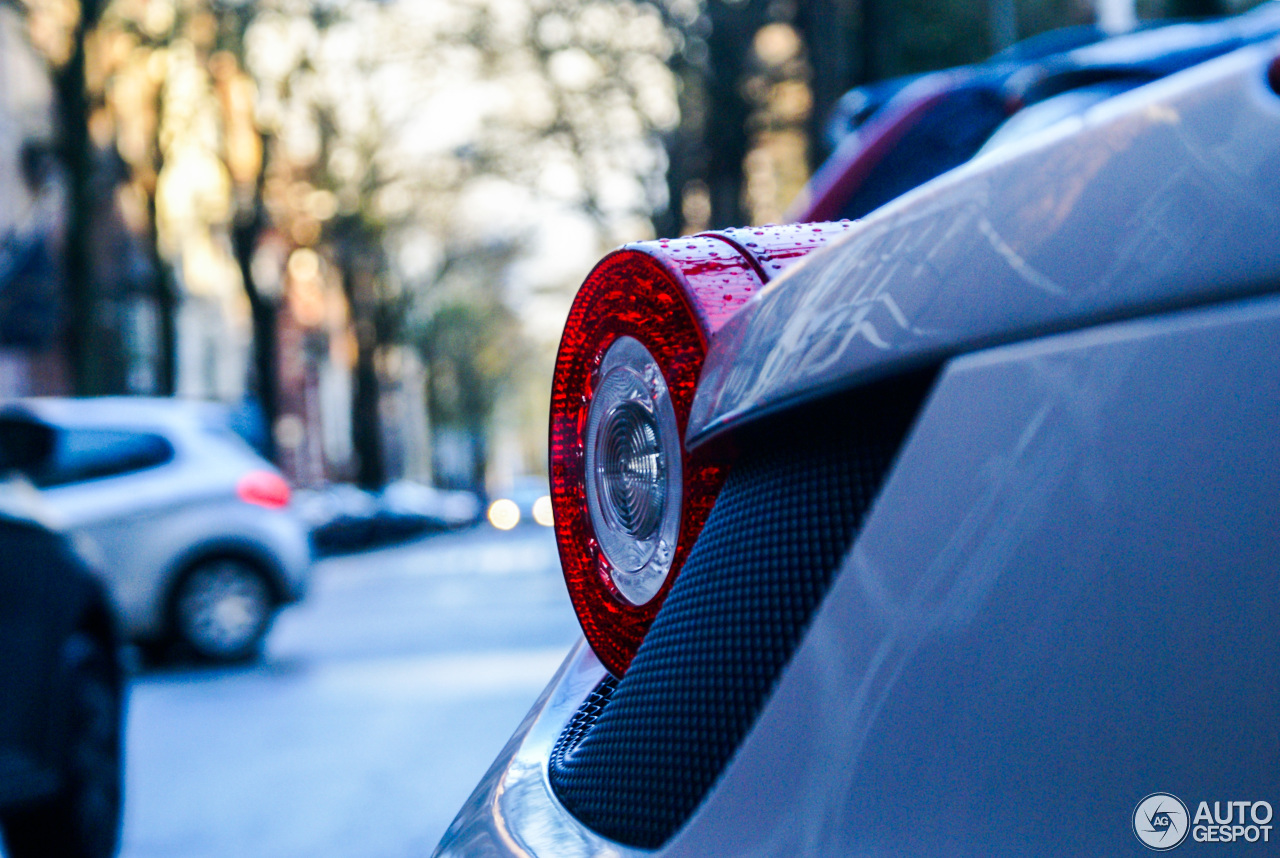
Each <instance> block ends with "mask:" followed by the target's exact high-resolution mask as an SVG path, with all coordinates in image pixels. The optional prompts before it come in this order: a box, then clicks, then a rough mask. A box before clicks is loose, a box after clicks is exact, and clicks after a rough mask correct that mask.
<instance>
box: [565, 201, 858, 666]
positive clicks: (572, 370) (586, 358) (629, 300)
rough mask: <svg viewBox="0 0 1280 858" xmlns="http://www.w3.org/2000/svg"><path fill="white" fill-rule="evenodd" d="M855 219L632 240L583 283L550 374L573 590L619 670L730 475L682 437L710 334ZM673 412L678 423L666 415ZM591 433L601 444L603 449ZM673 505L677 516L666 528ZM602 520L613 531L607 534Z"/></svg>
mask: <svg viewBox="0 0 1280 858" xmlns="http://www.w3.org/2000/svg"><path fill="white" fill-rule="evenodd" d="M847 228H848V225H847V224H804V225H799V226H787V227H762V228H758V229H753V230H733V231H729V232H726V233H724V234H721V235H716V234H712V235H704V236H696V237H693V238H683V239H671V240H665V241H654V242H643V243H640V244H634V245H628V246H627V247H625V248H623V249H621V250H618V251H615V252H614V253H612V254H610V255H609V256H606V257H605V258H604V260H602V261H601V262H600V263H599V264H598V265H597V266H596V267H595V269H594V270H593V271H592V272H591V273H590V274H589V275H588V276H587V279H586V282H584V283H583V285H582V288H581V289H580V290H579V291H578V295H577V297H576V298H575V299H574V302H573V306H572V308H571V309H570V311H569V319H568V322H567V323H566V325H565V330H564V335H563V337H562V338H561V341H560V351H559V353H558V355H557V357H556V372H555V378H554V380H553V383H552V393H551V439H550V452H551V469H550V470H551V500H552V506H553V508H554V512H555V515H554V518H555V528H556V542H557V545H558V547H559V551H560V560H561V563H562V565H563V567H564V574H565V581H566V582H567V584H568V589H569V596H570V598H571V599H572V600H573V604H574V608H575V610H576V611H577V614H578V619H579V621H580V623H581V625H582V630H583V633H584V634H585V635H586V638H587V641H588V642H589V643H590V644H591V647H592V649H593V650H595V653H596V655H597V656H599V658H600V660H601V661H602V662H603V663H604V665H605V666H606V667H607V668H608V669H609V670H610V671H611V672H612V673H614V675H621V674H622V673H623V672H624V671H625V670H626V668H627V665H628V664H630V662H631V658H632V656H634V655H635V651H636V649H637V648H638V647H639V645H640V641H641V640H642V639H643V637H644V634H645V632H646V631H647V630H648V628H649V625H650V623H651V622H652V621H653V618H654V616H655V615H656V614H657V612H658V609H659V608H660V607H661V605H662V601H663V599H664V598H665V597H666V594H667V592H668V591H669V590H670V588H671V585H672V583H673V582H674V580H675V578H676V575H677V574H678V572H679V570H680V567H681V565H682V564H683V563H684V560H685V558H686V557H687V556H688V553H689V549H690V547H691V546H692V545H693V542H694V540H695V539H696V538H697V536H698V533H699V531H701V529H702V526H703V524H704V523H705V522H706V519H707V516H708V515H709V514H710V512H711V507H712V505H713V504H714V502H715V498H716V494H717V493H718V492H719V490H720V485H721V483H722V482H723V479H724V466H723V462H722V461H721V460H720V459H719V458H718V457H717V455H716V454H713V453H710V452H706V451H702V450H699V451H695V452H694V453H692V454H689V453H687V452H685V451H684V448H683V443H682V439H683V437H684V433H685V430H686V429H687V426H688V419H689V410H690V407H691V406H692V404H693V397H694V393H695V391H696V388H697V382H698V374H699V372H700V371H701V369H702V361H703V358H704V357H705V355H706V350H707V344H708V342H709V340H710V338H711V336H712V335H713V334H714V333H715V331H717V330H719V328H720V327H721V326H722V325H723V324H724V323H725V322H726V321H727V320H728V319H729V317H730V316H731V315H733V313H734V312H735V311H736V310H737V309H738V308H739V307H740V306H742V304H744V303H745V302H746V301H747V300H749V299H750V298H751V296H752V295H754V294H755V293H757V292H758V291H759V290H760V288H761V287H762V286H763V285H764V283H765V282H767V281H768V280H769V279H771V277H772V276H774V275H776V274H777V273H779V271H781V270H782V269H783V268H784V267H785V266H786V265H787V264H789V263H791V262H794V261H796V260H798V259H799V258H800V257H802V256H804V255H805V254H807V253H808V252H809V251H811V250H813V249H815V248H817V247H819V246H821V245H822V244H823V243H825V242H826V241H827V240H828V239H829V238H831V237H832V236H833V235H835V234H839V233H842V232H843V231H844V230H845V229H847ZM632 341H634V343H633V342H632ZM636 343H638V344H639V346H642V347H643V348H637V347H636V346H635V344H636ZM615 345H617V346H618V348H616V349H613V347H614V346H615ZM611 349H613V351H612V353H611ZM606 355H608V358H607V359H606ZM646 368H647V369H646ZM658 373H660V378H658V377H657V376H658ZM650 376H652V378H650ZM619 378H621V379H622V381H618V379H619ZM646 379H648V381H646ZM601 382H607V383H606V384H604V386H603V387H602V386H601ZM598 389H599V390H601V391H602V393H601V396H602V398H601V401H600V403H597V405H598V407H597V408H596V409H594V410H593V409H592V402H593V397H594V395H595V394H596V392H597V390H598ZM606 390H607V393H605V392H604V391H606ZM646 390H648V391H651V393H652V395H649V394H647V393H646ZM602 411H605V412H607V413H598V412H602ZM672 412H673V413H674V421H672V420H671V418H670V416H666V417H664V416H663V415H670V414H671V413H672ZM664 426H666V427H668V428H665V429H664V428H663V427H664ZM673 432H674V434H675V435H676V437H675V438H674V439H672V438H671V437H670V436H671V434H672V433H673ZM589 437H590V438H592V439H594V440H593V444H594V445H598V446H593V447H592V450H591V451H588V450H587V442H588V438H589ZM589 452H590V455H589ZM675 458H678V461H673V459H675ZM588 459H592V460H593V469H594V471H595V472H593V473H591V474H588V473H587V467H586V465H587V461H588ZM662 480H669V481H670V482H669V484H668V486H669V491H667V490H664V489H663V484H662ZM589 481H592V484H591V486H590V489H589V487H588V482H589ZM677 484H678V485H677ZM677 505H678V509H677ZM602 506H603V507H604V509H602ZM672 511H675V514H677V515H678V519H677V521H678V524H673V525H671V528H672V529H667V525H664V524H663V522H665V521H667V519H666V518H664V516H668V515H670V514H672ZM597 526H599V527H605V528H612V529H610V530H609V531H608V532H607V533H604V534H597V532H596V527H597ZM646 528H650V529H649V530H647V531H646V530H645V529H646ZM641 531H645V532H643V533H642V532H641ZM671 534H675V536H674V539H675V544H674V545H671V544H670V541H669V539H668V537H669V536H670V535H671ZM602 537H607V538H602ZM629 538H634V539H635V541H636V545H635V546H634V547H635V549H636V550H635V551H628V550H627V545H626V544H625V543H626V540H627V539H629ZM620 543H621V544H622V548H621V549H619V547H618V546H619V544H620ZM620 558H621V559H620ZM628 576H631V577H628Z"/></svg>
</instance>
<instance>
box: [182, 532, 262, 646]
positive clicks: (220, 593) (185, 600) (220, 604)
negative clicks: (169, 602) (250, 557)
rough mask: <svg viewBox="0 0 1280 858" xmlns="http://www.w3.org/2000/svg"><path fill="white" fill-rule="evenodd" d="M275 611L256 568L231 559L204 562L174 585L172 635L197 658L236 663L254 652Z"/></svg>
mask: <svg viewBox="0 0 1280 858" xmlns="http://www.w3.org/2000/svg"><path fill="white" fill-rule="evenodd" d="M274 608H275V600H274V599H273V598H272V594H271V587H270V585H269V584H268V583H267V581H266V579H265V578H263V576H262V573H261V572H259V571H258V570H257V569H256V568H254V567H253V566H251V565H249V564H248V563H246V562H244V561H243V560H237V559H235V558H230V557H227V558H219V559H217V560H209V561H206V562H204V563H201V564H200V565H198V566H196V567H195V568H193V569H191V570H190V571H189V572H188V573H187V574H186V575H185V576H183V578H182V582H181V583H180V584H179V585H178V590H177V593H176V594H175V597H174V602H173V612H174V616H173V620H174V630H175V631H176V633H177V637H178V639H179V641H180V642H181V643H182V644H183V645H185V646H186V647H187V648H188V649H189V650H190V651H191V652H192V653H194V654H195V655H197V656H199V657H200V658H204V659H208V660H211V661H240V660H243V659H246V658H250V657H252V656H253V655H255V654H256V653H257V652H258V648H259V645H260V644H261V643H262V639H263V637H265V636H266V633H267V627H268V626H269V625H270V623H271V615H272V612H273V611H274Z"/></svg>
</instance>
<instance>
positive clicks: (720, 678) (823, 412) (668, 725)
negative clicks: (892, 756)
mask: <svg viewBox="0 0 1280 858" xmlns="http://www.w3.org/2000/svg"><path fill="white" fill-rule="evenodd" d="M932 378H933V376H932V374H930V375H928V376H927V377H924V376H920V377H912V378H911V379H909V380H905V381H904V380H903V379H897V380H895V381H894V383H893V384H892V385H888V384H882V385H877V386H873V387H869V388H865V389H863V390H861V391H859V392H858V393H857V394H855V395H852V396H848V397H844V398H842V399H840V400H838V401H828V402H825V403H823V404H821V405H820V406H816V407H810V408H806V409H803V410H797V411H793V412H789V413H788V414H787V415H785V416H784V417H783V418H781V419H776V420H774V421H772V422H771V423H770V424H769V425H767V426H765V427H762V428H758V429H756V430H754V431H752V432H751V434H750V436H749V437H747V438H744V439H740V445H741V449H742V451H743V452H742V454H741V455H740V456H739V459H738V462H737V464H735V465H734V467H733V470H732V472H731V473H730V475H729V479H728V481H727V482H726V483H725V487H724V489H723V490H722V491H721V493H720V497H719V499H718V500H717V502H716V506H715V509H714V510H712V513H711V517H710V518H709V519H708V521H707V525H706V527H705V528H704V529H703V531H702V535H701V536H700V537H699V539H698V542H697V544H696V545H695V546H694V548H693V551H692V552H691V553H690V555H689V560H688V561H687V562H686V564H685V567H684V569H683V571H682V572H681V573H680V577H679V579H677V581H676V583H675V585H674V586H673V587H672V589H671V593H670V594H669V595H668V596H667V600H666V603H665V604H664V605H663V607H662V610H661V611H660V612H659V613H658V616H657V618H656V619H655V620H654V623H653V626H652V628H650V630H649V633H648V635H647V636H646V637H645V639H644V642H643V643H642V644H641V646H640V650H639V652H638V653H637V654H636V657H635V659H634V660H633V661H632V663H631V667H630V668H629V669H628V670H627V673H626V675H625V676H623V677H622V678H621V679H619V680H616V683H617V684H616V687H614V688H610V689H608V690H607V691H606V690H605V685H607V681H606V683H604V684H602V686H601V688H598V689H597V691H596V692H595V693H593V695H592V698H591V699H589V700H588V702H587V703H586V704H584V706H583V707H582V709H580V710H579V712H578V715H576V716H575V717H574V719H573V720H572V721H571V722H570V725H569V727H568V728H566V730H565V732H564V733H563V734H562V735H561V737H560V741H559V742H557V744H556V747H555V750H554V752H553V754H552V758H551V761H550V777H551V784H552V786H553V788H554V789H555V791H556V794H557V796H559V798H560V800H561V802H563V803H564V805H565V807H566V808H568V810H569V811H570V812H572V813H573V814H574V815H575V816H576V817H577V818H578V819H579V820H581V821H582V822H583V823H584V824H586V825H587V826H589V827H591V828H592V829H594V830H596V831H597V832H599V833H600V834H602V835H604V836H606V837H609V838H611V839H613V840H616V841H618V842H621V843H626V844H629V845H632V846H640V847H644V848H656V847H658V846H661V845H662V844H663V843H664V842H666V840H667V839H668V838H669V837H670V836H671V835H672V834H673V833H674V832H675V830H676V829H677V828H679V827H680V826H681V825H682V824H683V823H684V821H685V820H686V819H687V818H688V817H689V815H690V814H691V813H692V812H693V810H694V809H695V808H696V807H697V806H698V804H699V803H700V802H701V801H702V798H703V796H704V795H705V794H706V791H707V789H708V788H709V787H710V786H711V785H712V783H714V782H715V780H716V778H717V777H718V776H719V775H720V772H721V770H722V769H723V768H724V766H725V764H726V763H727V762H728V760H729V758H730V757H731V756H732V755H733V752H734V751H735V750H736V749H737V747H738V744H739V743H740V742H741V741H742V739H743V737H744V736H745V735H746V733H747V731H748V730H750V729H751V725H752V723H753V722H754V721H755V718H756V715H757V714H758V713H759V711H760V708H761V707H762V706H763V705H764V702H765V700H766V699H767V698H768V696H769V693H770V691H771V690H772V688H773V685H774V682H775V680H776V679H777V677H778V675H779V674H780V673H781V671H782V668H783V667H784V666H785V665H786V663H787V661H788V660H789V659H790V658H791V654H792V652H793V651H794V650H795V648H796V646H798V645H799V642H800V639H801V637H802V636H803V635H804V632H805V629H806V628H808V625H809V621H810V620H811V619H812V617H813V613H814V611H815V609H816V608H817V607H818V605H819V603H820V602H821V601H822V597H823V596H824V595H825V593H826V591H827V588H828V586H829V585H830V583H831V579H832V576H833V574H834V572H835V570H836V569H837V568H838V567H839V564H840V560H841V558H842V557H843V555H844V553H845V551H846V550H847V549H848V547H849V545H850V544H851V543H852V540H853V536H854V534H855V533H856V532H857V529H858V527H859V525H860V524H861V521H862V517H863V515H864V513H865V512H866V510H867V508H868V507H869V506H870V504H871V501H872V498H873V497H874V496H875V493H876V491H877V490H878V489H879V487H880V484H881V482H882V481H883V479H884V476H885V473H886V472H887V470H888V468H889V464H890V462H891V461H892V459H893V457H894V454H895V453H896V452H897V449H898V447H899V446H900V444H901V442H902V439H903V436H904V435H905V434H906V430H907V428H908V427H909V426H910V423H911V420H912V418H913V417H914V416H915V413H916V411H917V410H918V408H919V405H920V403H921V401H922V400H923V397H924V394H925V393H926V391H927V390H928V386H929V383H930V382H931V381H932ZM602 692H603V693H602ZM609 692H611V693H609Z"/></svg>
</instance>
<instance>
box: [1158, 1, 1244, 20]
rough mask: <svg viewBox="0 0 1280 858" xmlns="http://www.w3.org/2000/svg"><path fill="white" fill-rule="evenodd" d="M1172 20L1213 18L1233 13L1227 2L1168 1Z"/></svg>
mask: <svg viewBox="0 0 1280 858" xmlns="http://www.w3.org/2000/svg"><path fill="white" fill-rule="evenodd" d="M1167 9H1168V12H1169V17H1170V18H1213V17H1218V16H1221V15H1228V14H1230V13H1231V9H1230V8H1229V6H1228V4H1227V3H1226V0H1168V5H1167Z"/></svg>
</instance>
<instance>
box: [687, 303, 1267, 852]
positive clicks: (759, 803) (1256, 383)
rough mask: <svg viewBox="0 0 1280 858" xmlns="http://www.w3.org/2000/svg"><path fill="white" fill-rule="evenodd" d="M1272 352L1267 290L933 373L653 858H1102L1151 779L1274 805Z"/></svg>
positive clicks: (1195, 796) (1183, 792)
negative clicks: (780, 669) (751, 703)
mask: <svg viewBox="0 0 1280 858" xmlns="http://www.w3.org/2000/svg"><path fill="white" fill-rule="evenodd" d="M1277 343H1280V299H1277V298H1274V297H1270V298H1265V299H1253V300H1250V301H1246V302H1243V303H1240V304H1235V305H1229V306H1222V307H1214V308H1210V309H1203V310H1195V311H1185V312H1181V313H1175V314H1172V315H1170V316H1165V317H1160V318H1150V319H1142V320H1135V321H1130V322H1124V323H1117V324H1112V325H1106V326H1102V327H1098V328H1093V329H1090V330H1087V331H1080V332H1075V333H1070V334H1064V335H1058V336H1054V337H1049V338H1045V339H1043V340H1039V341H1036V342H1031V343H1025V344H1017V345H1011V346H1003V347H999V348H995V349H992V350H989V351H984V352H979V353H975V354H972V355H967V356H964V357H960V358H958V359H956V360H954V361H953V362H952V363H950V365H949V366H948V367H947V368H946V369H945V371H944V372H943V375H942V376H941V378H940V379H939V381H938V383H937V385H936V387H935V389H934V391H933V392H932V393H931V395H930V397H929V399H928V401H927V403H926V405H925V407H924V410H923V412H922V413H921V415H920V417H919V419H918V421H917V423H916V426H915V427H914V428H913V430H912V432H911V433H910V435H909V437H908V439H907V442H906V444H905V446H904V448H903V450H902V451H901V453H900V455H899V459H898V461H897V463H896V465H895V466H894V469H893V471H892V473H891V474H890V476H889V479H888V481H887V482H886V483H885V485H884V487H883V489H882V490H881V493H880V495H879V497H878V499H877V500H876V502H875V504H874V506H873V507H872V510H871V513H870V516H869V518H868V519H867V521H866V523H865V525H864V527H863V529H862V531H861V533H860V534H859V536H858V539H857V541H856V542H855V544H854V547H853V548H852V550H851V551H850V552H849V554H848V555H846V557H845V560H844V563H843V565H842V567H841V570H840V572H839V574H838V577H837V578H836V580H835V583H834V584H833V586H832V588H831V590H830V592H829V593H828V594H827V596H826V599H825V600H824V602H823V604H822V606H821V608H820V609H819V612H818V614H817V615H816V617H815V619H814V622H813V625H812V626H811V627H810V629H809V631H808V633H807V634H806V636H805V638H804V641H803V643H802V644H801V646H800V648H799V649H798V650H797V652H796V654H795V656H794V657H793V659H792V660H791V663H790V664H789V666H788V667H787V669H786V672H785V673H784V674H783V676H782V678H781V680H780V681H779V683H778V685H777V687H776V688H775V691H774V693H773V696H772V697H771V698H770V700H769V703H768V704H767V706H766V708H765V709H764V711H763V712H762V713H761V716H760V718H759V720H758V721H757V722H756V724H755V727H754V728H753V730H752V732H751V733H750V734H749V735H748V736H747V739H746V740H745V741H744V742H743V744H742V745H741V746H740V747H739V749H738V753H737V755H736V756H735V757H734V758H733V760H732V761H731V762H730V764H729V766H728V767H727V768H726V770H725V772H724V774H723V775H722V777H721V779H720V781H719V782H718V783H717V784H716V787H715V788H714V789H713V790H712V792H711V793H710V794H709V795H708V797H707V800H706V802H705V803H704V804H703V805H702V807H701V808H700V809H699V810H698V811H697V813H696V814H695V815H694V816H693V817H692V818H691V820H690V821H689V823H688V824H687V825H686V827H685V828H684V829H683V830H682V831H680V832H679V833H678V834H677V835H676V836H675V838H674V839H673V840H672V841H671V842H670V843H669V844H668V846H667V848H666V849H664V850H663V852H662V854H663V855H664V856H666V855H670V856H691V858H692V856H699V858H700V856H705V855H712V854H719V855H738V856H764V855H769V856H794V855H942V854H968V855H994V854H1010V853H1011V852H1016V853H1017V854H1032V855H1050V854H1053V855H1059V854H1061V855H1067V854H1071V855H1103V854H1120V853H1121V852H1124V851H1126V850H1132V849H1136V848H1137V843H1136V841H1135V840H1134V837H1133V834H1132V832H1131V831H1130V830H1129V825H1130V821H1131V820H1130V814H1131V813H1132V808H1133V807H1134V806H1135V805H1136V804H1137V803H1138V801H1139V800H1140V799H1142V797H1143V796H1144V795H1147V794H1149V793H1151V792H1154V791H1157V790H1173V791H1174V792H1176V793H1178V794H1179V795H1180V797H1181V798H1183V799H1184V800H1186V801H1188V802H1191V801H1193V800H1194V801H1198V800H1200V799H1212V796H1213V795H1214V794H1216V792H1222V791H1231V790H1234V791H1235V792H1239V793H1240V794H1241V795H1244V794H1246V793H1247V794H1249V795H1253V794H1255V793H1256V794H1257V795H1259V796H1262V795H1263V794H1268V795H1271V794H1274V787H1275V771H1274V763H1275V758H1274V753H1273V751H1272V750H1271V748H1272V745H1271V743H1272V742H1273V741H1274V739H1275V735H1276V728H1275V726H1274V723H1273V720H1272V719H1273V718H1274V717H1275V714H1276V711H1277V704H1276V693H1275V692H1276V689H1275V684H1274V677H1273V676H1272V675H1270V674H1267V673H1266V672H1265V671H1259V670H1258V666H1259V665H1262V664H1268V663H1270V660H1271V659H1270V658H1269V657H1268V654H1272V655H1273V654H1274V647H1275V645H1276V640H1277V637H1276V632H1275V622H1274V618H1275V616H1276V613H1277V611H1280V590H1278V589H1277V587H1276V586H1275V581H1276V570H1277V569H1280V540H1277V537H1276V534H1278V533H1280V506H1277V504H1276V503H1275V499H1276V498H1277V497H1280V350H1277V348H1276V344H1277ZM1242 674H1243V675H1242ZM1137 712H1141V713H1142V714H1143V716H1146V717H1150V718H1151V720H1150V721H1148V722H1145V723H1135V721H1136V720H1138V721H1140V720H1141V719H1140V718H1136V717H1135V713H1137ZM1226 736H1230V737H1231V739H1230V740H1227V739H1225V737H1226ZM1220 737H1223V738H1221V739H1220ZM957 739H958V741H957ZM1028 739H1032V740H1034V741H1028ZM1215 791H1216V792H1215ZM1190 806H1192V807H1194V806H1195V805H1194V804H1193V805H1190ZM1067 820H1071V821H1073V822H1070V823H1068V822H1066V821H1067ZM1086 821H1087V822H1086ZM935 823H941V824H935ZM957 844H964V846H963V847H958V846H957ZM1264 851H1265V850H1264Z"/></svg>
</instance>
